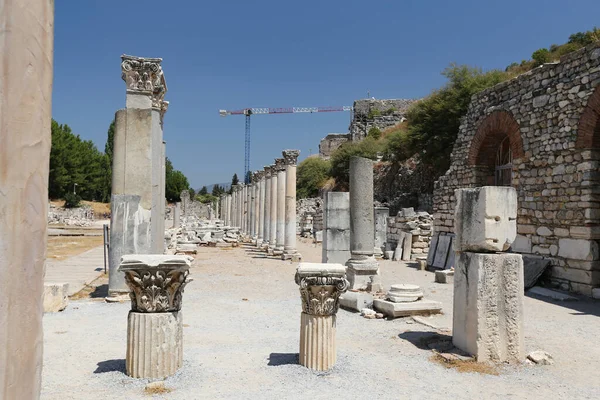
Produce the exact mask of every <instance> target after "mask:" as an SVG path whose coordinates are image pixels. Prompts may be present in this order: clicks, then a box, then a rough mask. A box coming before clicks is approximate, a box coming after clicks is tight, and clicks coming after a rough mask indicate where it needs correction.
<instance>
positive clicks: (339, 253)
mask: <svg viewBox="0 0 600 400" xmlns="http://www.w3.org/2000/svg"><path fill="white" fill-rule="evenodd" d="M324 203H325V204H323V231H324V232H323V253H322V257H321V262H323V263H334V264H342V263H345V262H346V261H348V259H349V258H350V194H349V193H348V192H327V193H326V194H325V202H324Z"/></svg>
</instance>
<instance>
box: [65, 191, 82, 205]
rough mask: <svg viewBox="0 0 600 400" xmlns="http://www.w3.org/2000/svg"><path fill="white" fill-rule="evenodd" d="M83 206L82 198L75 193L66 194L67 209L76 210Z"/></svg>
mask: <svg viewBox="0 0 600 400" xmlns="http://www.w3.org/2000/svg"><path fill="white" fill-rule="evenodd" d="M80 204H81V196H80V195H78V194H75V193H71V192H68V193H65V208H76V207H79V205H80Z"/></svg>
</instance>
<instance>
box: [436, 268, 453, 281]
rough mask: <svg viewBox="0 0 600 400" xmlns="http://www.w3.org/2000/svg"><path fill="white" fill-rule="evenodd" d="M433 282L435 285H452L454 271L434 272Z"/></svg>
mask: <svg viewBox="0 0 600 400" xmlns="http://www.w3.org/2000/svg"><path fill="white" fill-rule="evenodd" d="M435 282H436V283H453V282H454V270H451V269H445V270H442V271H435Z"/></svg>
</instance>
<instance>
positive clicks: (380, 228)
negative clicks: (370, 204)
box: [374, 207, 390, 257]
mask: <svg viewBox="0 0 600 400" xmlns="http://www.w3.org/2000/svg"><path fill="white" fill-rule="evenodd" d="M374 213H375V249H374V255H375V256H376V257H383V252H384V251H385V244H386V243H387V225H388V217H389V216H390V209H389V208H387V207H375V210H374Z"/></svg>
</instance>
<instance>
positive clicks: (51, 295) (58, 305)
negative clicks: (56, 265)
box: [44, 283, 69, 312]
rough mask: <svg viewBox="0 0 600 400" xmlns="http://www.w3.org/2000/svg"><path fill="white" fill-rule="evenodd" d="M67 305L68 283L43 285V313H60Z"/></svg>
mask: <svg viewBox="0 0 600 400" xmlns="http://www.w3.org/2000/svg"><path fill="white" fill-rule="evenodd" d="M68 304H69V284H68V283H44V312H58V311H62V310H64V309H65V308H67V305H68Z"/></svg>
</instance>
